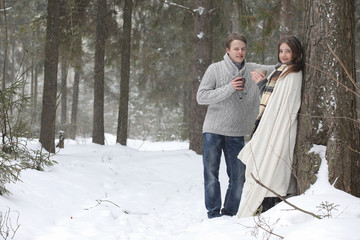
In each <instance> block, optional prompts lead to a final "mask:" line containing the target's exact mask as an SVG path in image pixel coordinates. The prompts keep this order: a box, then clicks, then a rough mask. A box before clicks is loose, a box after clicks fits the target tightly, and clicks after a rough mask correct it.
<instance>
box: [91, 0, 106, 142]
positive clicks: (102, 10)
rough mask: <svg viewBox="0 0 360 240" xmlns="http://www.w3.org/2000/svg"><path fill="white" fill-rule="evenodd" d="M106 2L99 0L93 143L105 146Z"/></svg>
mask: <svg viewBox="0 0 360 240" xmlns="http://www.w3.org/2000/svg"><path fill="white" fill-rule="evenodd" d="M105 18H106V0H97V16H96V43H95V67H94V115H93V140H92V141H93V143H97V144H101V145H104V141H105V137H104V67H105V64H104V62H105V27H104V23H105Z"/></svg>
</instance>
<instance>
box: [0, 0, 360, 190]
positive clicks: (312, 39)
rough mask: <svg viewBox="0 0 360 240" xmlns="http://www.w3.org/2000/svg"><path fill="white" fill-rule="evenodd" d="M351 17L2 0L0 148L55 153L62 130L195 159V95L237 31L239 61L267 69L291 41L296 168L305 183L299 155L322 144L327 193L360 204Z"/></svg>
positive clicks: (246, 3) (287, 4)
mask: <svg viewBox="0 0 360 240" xmlns="http://www.w3.org/2000/svg"><path fill="white" fill-rule="evenodd" d="M359 19H360V1H359V0H346V1H338V0H336V1H333V0H314V1H311V0H299V1H295V0H251V1H250V0H228V1H212V0H196V1H189V0H177V1H175V0H172V1H171V0H151V1H144V0H123V1H122V0H96V1H95V0H60V1H58V0H48V1H46V0H33V1H25V0H17V1H14V0H2V1H1V2H0V25H1V28H0V31H1V34H0V46H1V47H0V66H1V67H0V76H1V96H0V97H1V99H0V101H1V102H0V104H1V110H0V111H1V112H0V126H1V130H2V132H1V137H2V142H1V145H2V149H3V151H4V152H9V151H12V149H10V150H9V149H7V148H8V147H9V146H10V148H11V147H12V144H13V143H14V142H17V141H18V140H17V139H18V138H22V137H25V138H32V139H39V140H40V142H41V143H42V145H43V146H44V148H45V149H46V150H47V151H48V152H52V153H53V152H55V139H57V138H58V134H59V133H60V132H63V133H64V135H65V138H71V139H75V138H76V137H77V136H83V137H92V138H93V142H94V143H98V144H105V143H106V139H105V137H104V135H105V133H110V134H113V135H116V136H117V142H118V143H120V144H122V145H126V140H127V139H139V140H150V141H171V140H182V141H189V142H190V148H191V149H193V150H194V151H195V152H197V153H199V154H201V146H200V145H201V144H200V143H201V125H202V120H203V116H204V112H205V110H206V109H204V108H203V107H200V106H197V105H196V103H195V102H194V92H196V89H197V86H198V84H199V81H200V80H201V77H202V74H203V73H204V71H205V70H206V67H207V66H208V65H209V64H210V63H212V62H215V61H218V60H221V59H222V56H223V54H224V52H225V43H224V41H225V38H226V37H227V36H228V35H229V34H230V33H232V32H235V31H237V32H240V33H242V34H244V35H245V36H246V37H247V40H248V46H247V47H248V49H247V51H248V54H247V56H246V59H247V61H249V62H257V63H262V64H275V63H276V62H277V56H276V54H277V43H278V41H279V39H280V37H281V36H283V35H287V34H293V35H296V36H298V38H299V39H301V41H302V43H303V45H304V47H305V49H306V58H307V67H306V71H305V81H304V85H303V105H302V108H301V112H300V115H299V128H302V129H303V130H304V131H300V133H299V136H298V144H297V149H298V150H299V151H297V154H298V156H297V157H296V158H297V159H303V158H304V155H306V156H307V157H306V161H303V162H305V163H307V164H305V163H304V166H301V165H302V164H303V163H300V162H298V161H295V163H294V164H295V166H296V167H295V168H296V169H297V171H298V174H299V176H303V177H300V179H306V180H304V182H307V183H308V182H312V181H313V180H311V179H312V178H313V173H316V171H317V169H316V168H311V167H310V168H311V169H309V164H308V163H314V161H316V159H314V158H313V157H311V156H310V154H308V153H305V151H306V149H309V148H310V147H309V146H310V145H311V144H314V143H316V144H323V145H327V146H331V147H332V148H331V149H332V150H331V149H330V148H329V150H328V153H327V154H328V155H329V156H331V159H332V160H333V161H330V164H329V168H332V169H333V170H334V172H331V171H330V179H333V180H334V179H336V178H338V177H339V174H340V175H341V173H340V172H341V170H340V169H347V170H346V171H345V172H348V174H347V175H346V176H344V177H341V178H340V180H338V181H337V183H336V184H338V185H339V186H338V187H339V188H341V189H345V190H346V191H347V192H350V193H352V194H354V195H356V196H360V177H359V174H358V173H359V172H360V164H359V159H360V157H359V149H358V148H359V145H360V144H359V125H360V122H359V112H360V111H359V105H360V104H359V99H360V98H359V69H360V53H359V51H358V50H357V49H358V48H359V47H360V46H359V45H360V43H359V41H357V39H359V37H360V20H359ZM339 59H340V61H339ZM356 73H357V75H358V76H356ZM332 79H334V81H332ZM334 106H341V108H339V107H338V108H336V107H334ZM309 116H311V117H310V120H309ZM309 122H310V123H309ZM14 138H16V140H14ZM9 142H10V144H9ZM332 151H333V152H332ZM340 155H341V161H340ZM340 162H341V163H340ZM316 165H317V164H311V166H316ZM354 166H355V167H354ZM299 182H301V180H299ZM304 185H306V184H304ZM350 186H351V187H350ZM305 188H306V187H305ZM303 190H304V189H302V190H300V191H303Z"/></svg>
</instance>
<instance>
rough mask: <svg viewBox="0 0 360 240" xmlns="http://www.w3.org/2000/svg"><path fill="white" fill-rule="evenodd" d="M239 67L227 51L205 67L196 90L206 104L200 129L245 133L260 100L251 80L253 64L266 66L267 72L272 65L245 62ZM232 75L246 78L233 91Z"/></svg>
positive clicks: (254, 65)
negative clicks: (217, 60) (221, 58)
mask: <svg viewBox="0 0 360 240" xmlns="http://www.w3.org/2000/svg"><path fill="white" fill-rule="evenodd" d="M244 61H245V64H244V66H243V68H241V69H240V70H239V69H238V68H237V67H236V66H235V64H234V63H233V61H232V60H231V59H230V57H229V56H228V54H225V55H224V60H222V61H220V62H216V63H213V64H211V65H210V66H209V67H208V69H207V70H206V72H205V74H204V76H203V78H202V80H201V82H200V86H199V89H198V92H197V96H196V100H197V102H198V104H200V105H209V106H208V109H207V113H206V117H205V121H204V125H203V132H204V133H205V132H208V133H214V134H220V135H224V136H233V137H238V136H245V135H249V134H250V132H251V129H252V127H253V125H254V122H255V119H256V117H257V114H258V109H259V108H258V107H259V104H260V98H259V87H258V86H257V85H256V83H255V82H254V81H252V80H251V74H250V73H251V72H252V71H253V70H254V69H255V68H261V69H266V70H267V71H268V74H270V71H272V70H273V69H274V66H273V65H260V64H256V63H247V62H246V60H244ZM236 77H244V78H245V79H246V82H245V88H244V90H243V91H236V90H235V89H234V88H233V86H232V84H231V81H232V80H233V79H234V78H236Z"/></svg>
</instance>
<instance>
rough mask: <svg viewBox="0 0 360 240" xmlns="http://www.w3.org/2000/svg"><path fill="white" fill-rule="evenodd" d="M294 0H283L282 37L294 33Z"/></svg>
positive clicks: (281, 16)
mask: <svg viewBox="0 0 360 240" xmlns="http://www.w3.org/2000/svg"><path fill="white" fill-rule="evenodd" d="M293 4H294V3H293V0H281V9H280V38H283V37H284V36H286V35H290V34H292V28H293V27H292V24H293V18H294V13H293Z"/></svg>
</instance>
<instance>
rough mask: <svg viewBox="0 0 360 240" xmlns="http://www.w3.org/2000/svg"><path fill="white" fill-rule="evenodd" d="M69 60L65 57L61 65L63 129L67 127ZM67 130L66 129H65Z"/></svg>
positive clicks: (61, 120) (61, 119) (61, 117)
mask: <svg viewBox="0 0 360 240" xmlns="http://www.w3.org/2000/svg"><path fill="white" fill-rule="evenodd" d="M67 72H68V69H67V60H66V58H65V57H63V60H62V63H61V116H60V122H61V125H62V127H63V128H66V125H67ZM63 130H65V129H63Z"/></svg>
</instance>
